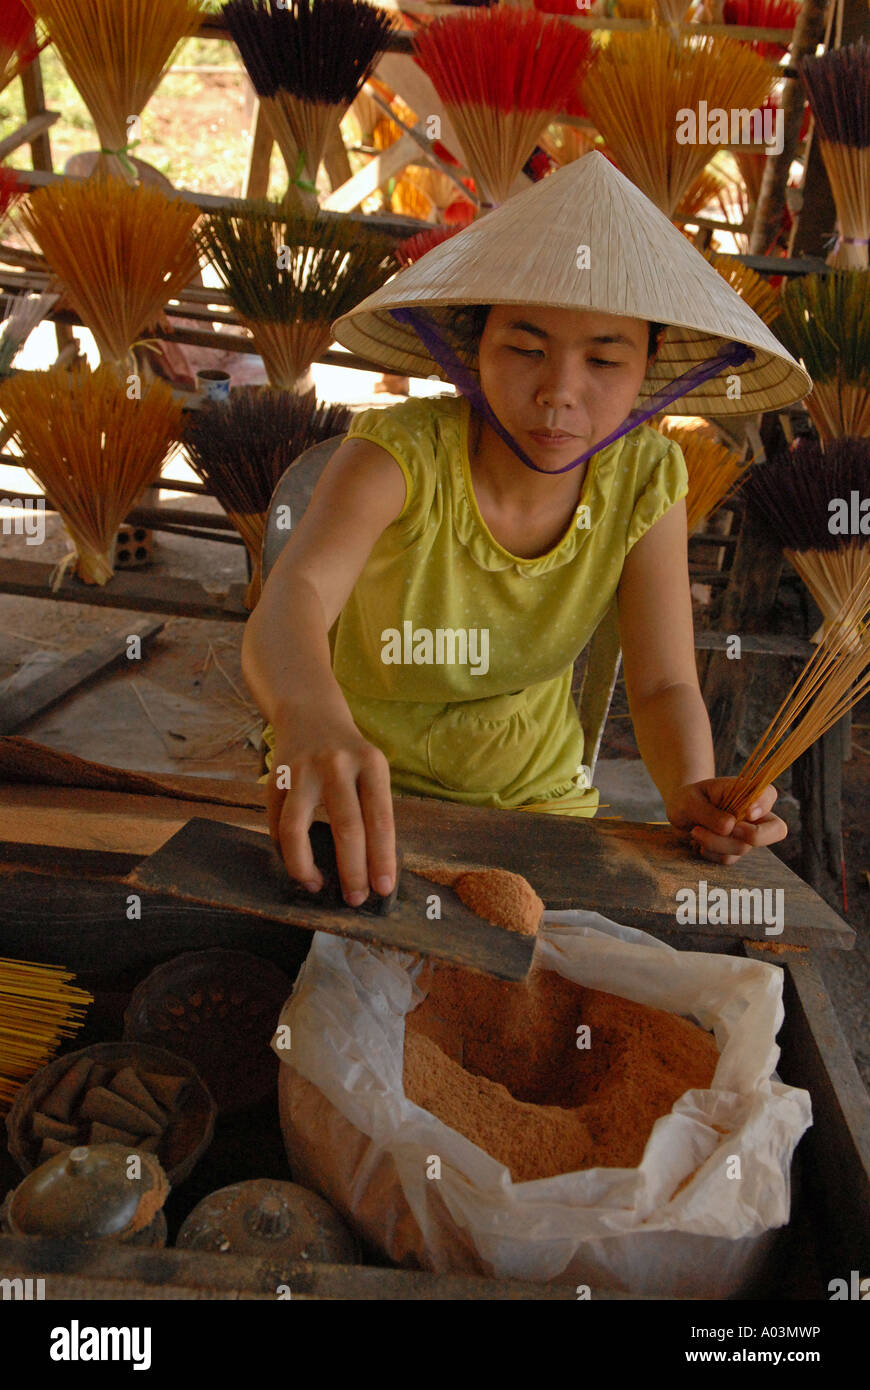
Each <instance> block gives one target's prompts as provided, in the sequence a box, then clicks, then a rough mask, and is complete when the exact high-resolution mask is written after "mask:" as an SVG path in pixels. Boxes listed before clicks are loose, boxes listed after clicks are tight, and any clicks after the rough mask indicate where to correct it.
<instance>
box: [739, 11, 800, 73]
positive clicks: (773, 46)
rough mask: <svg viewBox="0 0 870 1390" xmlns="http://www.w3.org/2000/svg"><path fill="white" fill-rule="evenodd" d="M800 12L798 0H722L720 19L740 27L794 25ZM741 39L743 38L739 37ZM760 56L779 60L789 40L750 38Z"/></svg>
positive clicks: (775, 60)
mask: <svg viewBox="0 0 870 1390" xmlns="http://www.w3.org/2000/svg"><path fill="white" fill-rule="evenodd" d="M800 12H801V7H800V0H725V3H724V5H723V6H722V19H723V20H724V22H725V23H726V24H736V25H739V26H740V27H741V28H743V29H794V27H795V25H796V24H797V21H798V15H799V14H800ZM741 42H743V40H741ZM749 42H750V44H751V45H752V47H753V48H754V49H755V51H756V53H760V54H761V56H762V58H771V59H772V60H773V61H774V62H776V63H778V62H779V60H780V58H783V57H784V56H785V54H786V53H788V44H783V43H770V42H768V41H767V40H766V39H750V40H749Z"/></svg>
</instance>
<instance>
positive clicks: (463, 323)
mask: <svg viewBox="0 0 870 1390" xmlns="http://www.w3.org/2000/svg"><path fill="white" fill-rule="evenodd" d="M491 308H492V305H491V304H462V305H460V306H459V307H458V308H456V309H447V310H446V315H445V318H446V326H447V331H448V333H449V334H450V337H451V338H452V339H453V342H454V343H455V345H456V348H457V350H458V351H459V352H460V353H461V354H462V356H463V357H465V358H466V360H467V361H468V362H469V363H476V360H477V348H478V344H479V343H480V339H481V337H482V335H483V330H484V328H485V327H486V321H487V319H488V318H489V311H490V309H491ZM664 328H665V325H664V324H663V323H652V322H651V323H650V325H649V340H648V344H647V357H652V355H653V353H654V352H656V351H657V349H658V346H659V343H658V339H659V335H660V334H661V333H662V332H663V331H664Z"/></svg>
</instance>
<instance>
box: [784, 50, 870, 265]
mask: <svg viewBox="0 0 870 1390" xmlns="http://www.w3.org/2000/svg"><path fill="white" fill-rule="evenodd" d="M800 73H801V77H802V78H803V81H804V86H805V87H806V90H807V96H808V98H809V103H810V109H811V111H812V113H813V116H814V117H815V121H816V125H817V126H818V130H819V135H820V137H821V138H820V141H819V144H820V148H821V152H822V159H823V160H824V162H825V169H826V171H827V175H828V182H829V183H830V185H831V192H832V193H833V195H834V202H835V203H836V205H837V222H838V224H839V228H840V235H839V238H838V240H837V245H836V246H835V248H834V250H833V252H832V253H831V255H830V256H829V257H828V264H829V265H836V266H843V267H850V266H858V267H861V266H866V265H867V263H868V254H867V244H868V239H870V43H867V42H866V41H865V40H864V39H859V41H858V42H857V43H853V44H850V45H849V46H848V47H847V48H834V49H831V50H830V52H828V53H823V54H822V55H821V57H819V58H814V57H807V58H804V60H803V62H802V63H801V65H800Z"/></svg>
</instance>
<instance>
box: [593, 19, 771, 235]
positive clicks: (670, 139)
mask: <svg viewBox="0 0 870 1390" xmlns="http://www.w3.org/2000/svg"><path fill="white" fill-rule="evenodd" d="M775 80H776V69H775V68H773V67H772V66H771V65H770V64H769V63H766V62H765V61H764V59H763V58H759V56H758V54H757V53H753V51H752V49H751V48H748V47H747V46H746V45H745V44H741V43H738V42H737V41H736V40H734V39H720V38H698V37H697V36H695V35H690V34H685V33H684V34H683V35H681V37H680V38H679V39H674V38H673V37H672V36H671V34H669V33H668V32H667V30H665V29H662V28H658V29H652V30H649V31H648V32H646V33H637V34H633V33H628V34H626V33H616V34H611V35H610V38H609V42H608V44H607V46H606V48H603V49H601V50H600V52H599V54H598V56H597V58H596V59H595V61H594V62H593V64H592V66H591V68H590V70H589V73H588V74H587V77H586V80H585V82H584V84H583V100H584V101H585V103H586V107H587V109H588V111H589V114H590V116H591V117H592V120H593V121H594V122H595V125H596V127H597V129H598V131H599V132H600V134H601V135H602V136H603V137H604V140H605V142H606V144H607V147H608V150H609V151H610V153H611V154H612V155H613V158H614V160H615V162H616V163H617V165H618V167H619V168H620V169H621V170H622V172H623V173H624V174H625V175H626V176H627V177H628V178H630V179H631V181H632V183H635V184H636V185H637V187H638V188H639V189H641V191H642V192H643V193H645V194H646V195H647V197H648V198H650V199H651V200H652V201H653V202H654V203H655V204H656V206H657V207H659V208H661V210H662V212H664V213H665V214H666V215H667V216H668V217H673V215H674V212H675V210H676V208H677V207H678V206H679V203H680V201H681V200H682V199H683V198H684V197H685V196H686V194H687V193H688V191H689V189H690V188H691V186H692V184H693V183H694V181H695V179H696V178H697V177H698V175H699V174H700V173H701V170H702V169H703V168H704V166H705V165H706V164H708V163H709V162H710V160H711V159H712V158H713V155H714V154H715V153H716V149H717V146H716V145H713V144H712V143H703V142H702V138H701V137H703V139H705V140H706V139H707V137H708V135H712V134H713V133H714V131H715V134H716V136H717V138H719V139H720V141H721V142H722V143H730V142H731V131H730V117H731V113H733V112H739V111H752V110H753V109H757V108H759V107H760V106H761V105H762V103H763V102H764V99H765V97H767V96H769V95H770V92H771V88H772V87H773V84H774V82H775ZM702 102H703V103H704V106H703V108H702V107H701V103H702ZM702 109H703V111H705V112H706V113H707V115H708V120H709V123H710V129H709V130H708V131H702V130H701V129H699V128H698V127H699V126H700V125H701V122H700V118H699V113H700V112H701V110H702ZM715 111H721V112H722V113H723V119H724V121H725V122H728V124H729V128H728V130H727V131H725V130H721V131H720V130H719V126H721V125H722V121H720V120H719V117H715V120H716V122H717V125H716V127H713V120H714V114H713V113H714V112H715ZM685 112H688V113H689V117H686V116H685V115H683V114H681V113H685ZM693 122H694V128H693Z"/></svg>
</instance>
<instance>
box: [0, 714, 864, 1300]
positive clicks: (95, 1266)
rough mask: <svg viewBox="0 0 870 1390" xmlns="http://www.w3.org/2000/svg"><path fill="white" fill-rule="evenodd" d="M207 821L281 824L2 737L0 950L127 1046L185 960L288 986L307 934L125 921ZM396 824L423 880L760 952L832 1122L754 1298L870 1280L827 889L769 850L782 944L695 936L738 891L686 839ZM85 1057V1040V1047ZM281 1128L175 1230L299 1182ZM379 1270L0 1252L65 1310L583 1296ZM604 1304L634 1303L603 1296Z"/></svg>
mask: <svg viewBox="0 0 870 1390" xmlns="http://www.w3.org/2000/svg"><path fill="white" fill-rule="evenodd" d="M194 815H195V816H206V817H214V818H217V819H220V820H226V821H229V822H231V823H233V824H237V825H243V826H247V827H250V828H252V829H265V810H264V788H263V787H262V786H260V785H259V784H257V783H252V782H246V781H238V780H235V781H233V780H227V781H223V780H213V779H206V778H196V777H187V776H160V777H152V776H150V775H148V774H143V773H132V772H126V771H123V770H120V769H115V768H109V767H105V766H102V765H99V764H93V763H86V762H84V761H83V760H81V759H78V758H74V757H71V756H68V755H64V754H58V753H55V752H53V751H52V750H49V749H40V747H39V745H36V744H32V743H29V742H28V740H25V739H18V738H6V739H0V883H2V892H0V955H6V956H12V957H16V956H20V957H26V958H28V959H37V960H45V961H52V962H55V963H58V964H64V965H66V966H67V967H69V968H72V969H74V970H76V971H77V972H78V974H79V978H80V979H81V981H82V983H84V984H86V985H87V986H88V987H89V988H91V989H92V990H93V991H94V993H95V995H96V996H97V998H96V1001H95V1005H94V1006H93V1008H92V1011H91V1015H90V1016H89V1020H88V1024H87V1025H86V1028H87V1029H90V1030H91V1031H90V1033H89V1034H88V1036H87V1037H86V1040H87V1041H96V1040H97V1037H98V1036H100V1037H109V1036H115V1037H117V1036H119V1034H120V1019H121V1016H122V1012H123V1008H124V1006H125V1003H126V1000H127V998H128V997H129V993H130V990H131V989H132V988H133V986H134V985H135V983H137V982H138V980H139V979H141V978H142V977H143V976H144V975H145V973H146V972H147V971H148V970H150V969H151V968H152V967H153V966H154V965H156V964H157V963H158V962H159V961H162V960H165V959H167V958H168V957H171V956H174V955H176V954H178V953H179V952H182V951H185V950H195V949H202V948H204V947H207V946H211V945H221V946H225V947H237V948H244V949H247V950H251V951H253V952H255V953H256V954H259V955H262V956H266V957H268V958H270V959H272V960H275V961H277V962H278V963H280V964H281V965H282V966H283V967H284V968H285V969H286V970H288V972H289V973H291V974H292V973H293V972H294V970H295V968H296V967H297V966H298V965H299V963H300V962H301V961H302V959H303V958H304V955H305V953H306V951H307V947H308V944H309V942H310V935H309V934H308V933H306V932H303V931H301V930H300V929H295V928H288V927H286V926H280V927H278V926H275V925H274V924H272V923H266V922H263V923H260V922H258V921H257V920H256V919H254V918H251V917H244V918H241V917H236V916H233V915H232V914H229V913H213V912H209V911H202V910H195V911H191V910H190V909H185V907H184V905H179V904H178V903H177V902H173V901H172V900H169V899H166V900H161V899H158V898H148V899H146V900H144V901H143V911H142V919H141V921H137V922H136V923H135V924H128V923H127V922H126V917H125V911H124V907H125V896H124V893H123V890H122V889H121V888H120V887H119V886H118V883H117V879H118V878H119V877H121V876H123V874H125V873H127V872H128V871H129V870H130V869H131V868H132V867H133V865H134V864H135V863H137V862H138V861H139V860H140V859H141V858H142V857H143V856H144V855H146V854H148V853H150V852H152V851H153V850H154V849H156V848H158V847H159V846H160V845H161V844H163V843H164V841H165V840H166V839H167V838H169V836H170V835H172V834H173V833H174V831H175V830H176V829H177V828H178V827H179V826H180V825H181V824H183V823H184V821H185V820H186V819H188V818H189V817H190V816H194ZM396 822H397V830H398V834H399V836H400V837H401V839H402V841H403V844H404V846H405V851H406V862H407V863H408V864H409V866H413V864H414V862H415V860H416V861H420V860H425V859H427V858H429V857H430V856H433V855H436V856H437V857H438V858H439V859H442V860H443V859H448V860H450V861H452V862H454V863H456V864H473V863H479V862H485V863H491V864H501V865H503V866H504V867H506V868H509V869H513V870H514V871H517V872H520V873H522V874H524V875H525V876H526V877H527V878H528V879H529V880H530V881H531V882H532V883H533V884H534V886H535V887H536V888H537V890H538V892H539V893H540V894H541V896H542V897H543V898H544V900H545V902H546V905H547V906H548V907H550V908H568V907H575V908H576V907H583V908H587V909H591V910H593V911H598V912H601V913H602V914H604V915H605V916H608V917H611V918H613V919H616V920H618V921H620V922H623V923H626V924H629V925H633V926H638V927H641V928H643V929H645V930H647V931H651V932H652V933H653V934H654V935H656V936H659V937H662V938H664V939H666V940H668V941H669V942H670V943H671V944H672V945H674V946H676V947H678V948H692V949H702V950H715V951H724V952H728V953H732V954H740V953H742V954H750V955H754V956H756V957H760V958H762V959H765V960H768V961H769V962H771V963H773V964H776V965H779V966H781V967H782V968H783V970H784V974H785V981H784V1003H785V1023H784V1026H783V1029H782V1032H781V1034H780V1038H779V1043H780V1046H781V1048H782V1056H781V1060H780V1063H779V1068H778V1071H779V1075H780V1076H781V1078H782V1080H783V1081H784V1082H786V1083H788V1084H790V1085H793V1086H799V1087H804V1088H806V1089H807V1090H808V1091H809V1092H810V1096H811V1099H812V1103H813V1111H814V1124H813V1127H812V1128H811V1129H810V1130H809V1132H808V1134H807V1135H806V1136H805V1138H804V1140H803V1141H802V1143H801V1145H800V1146H799V1149H798V1152H797V1154H796V1157H795V1163H794V1173H793V1177H794V1186H793V1206H792V1217H791V1220H790V1222H789V1225H788V1226H787V1227H786V1228H784V1229H783V1230H782V1231H781V1232H779V1233H777V1237H776V1240H775V1242H774V1246H773V1249H772V1252H771V1255H770V1257H769V1260H768V1262H767V1264H766V1265H765V1268H764V1270H763V1271H762V1274H761V1275H760V1276H759V1278H758V1280H757V1281H756V1284H755V1285H753V1288H752V1289H751V1290H750V1291H748V1293H747V1295H746V1296H747V1297H748V1298H754V1299H758V1300H768V1299H807V1298H809V1299H826V1298H827V1297H828V1293H827V1285H828V1282H829V1281H830V1279H832V1278H834V1277H839V1276H840V1275H842V1273H843V1270H845V1271H846V1272H847V1274H848V1271H849V1270H850V1269H860V1270H865V1269H867V1268H868V1267H870V1098H868V1095H867V1092H866V1090H865V1088H864V1086H863V1084H862V1082H861V1079H860V1077H859V1075H858V1072H857V1069H856V1067H855V1064H854V1061H853V1059H852V1056H851V1054H850V1052H849V1049H848V1046H847V1044H846V1041H845V1038H844V1037H843V1033H842V1030H841V1028H840V1025H839V1023H838V1021H837V1018H836V1014H835V1012H834V1010H833V1008H832V1006H831V1002H830V999H829V998H828V995H827V992H826V990H825V988H824V985H823V983H822V980H821V978H820V976H819V973H818V971H817V969H816V967H815V964H814V962H813V960H812V958H811V948H812V947H813V946H826V947H830V946H839V947H845V948H849V947H850V946H851V945H852V943H853V941H854V932H853V931H852V930H851V928H850V927H848V925H847V924H846V923H845V922H843V921H842V920H841V919H840V918H839V917H838V916H837V914H836V913H834V912H833V911H832V910H831V909H830V908H829V907H828V906H827V905H826V904H825V903H824V902H823V901H822V900H821V899H820V898H819V897H817V895H816V894H815V893H813V892H812V890H811V889H809V888H808V887H807V886H806V885H805V884H804V883H803V882H802V881H801V880H800V879H798V878H797V877H796V876H795V875H794V874H792V873H790V871H789V870H788V869H786V868H785V866H784V865H782V864H781V863H780V861H779V860H778V859H777V858H776V857H775V856H774V855H773V854H772V853H771V852H770V851H760V852H754V853H753V854H752V855H751V856H750V857H749V858H748V859H747V860H746V861H745V863H744V864H741V867H740V874H739V886H740V887H761V888H765V887H766V888H783V890H784V892H785V922H786V926H785V931H784V932H783V934H782V936H780V937H777V938H773V939H772V938H767V939H765V935H764V929H763V927H758V928H751V927H741V928H733V927H714V926H707V927H704V926H698V927H691V928H689V927H680V926H679V925H678V924H677V923H676V922H675V920H674V913H675V906H676V901H675V896H674V895H675V893H676V890H677V889H678V888H679V887H685V886H692V885H697V883H698V881H699V880H700V879H706V880H707V882H708V884H709V885H710V887H711V888H712V887H713V886H717V885H721V886H727V887H733V886H735V874H734V870H733V869H727V868H724V867H722V866H718V865H715V864H712V863H709V862H707V861H706V860H703V859H699V858H696V857H695V856H693V855H692V854H690V853H688V852H687V850H686V841H685V840H684V839H683V838H682V837H680V836H678V835H676V834H675V833H674V831H673V830H672V829H671V828H670V827H668V826H661V825H640V824H632V823H629V822H621V821H617V820H607V819H603V818H602V819H598V818H596V819H595V820H591V821H587V820H577V819H570V818H561V817H557V816H546V815H533V814H527V813H524V812H497V811H489V810H482V809H479V808H467V807H461V806H455V805H451V804H448V803H445V802H439V801H434V800H421V799H417V798H398V799H397V800H396ZM125 928H126V929H125ZM751 936H754V937H755V940H754V941H752V940H749V939H747V938H749V937H751ZM113 1028H114V1031H112V1029H113ZM101 1029H102V1030H103V1031H102V1033H101V1032H100V1030H101ZM107 1029H108V1031H107ZM82 1044H83V1039H82V1038H79V1039H78V1040H76V1041H75V1042H73V1043H72V1044H71V1046H72V1047H73V1048H75V1047H78V1046H81V1045H82ZM275 1112H276V1107H275V1105H274V1098H272V1099H271V1100H270V1101H268V1102H266V1103H265V1104H264V1106H262V1107H260V1108H259V1109H258V1110H257V1112H250V1114H249V1113H248V1112H242V1114H241V1115H240V1116H239V1117H238V1119H237V1120H236V1123H235V1128H234V1127H233V1124H232V1123H229V1124H225V1125H224V1126H223V1127H219V1129H218V1132H217V1134H216V1137H215V1140H214V1142H213V1144H212V1146H211V1148H210V1149H209V1150H208V1151H207V1152H206V1154H205V1155H204V1157H203V1159H202V1160H201V1161H200V1163H199V1164H198V1165H197V1168H196V1169H195V1170H194V1173H193V1174H192V1175H191V1177H190V1178H189V1179H188V1180H187V1181H186V1182H185V1183H184V1184H182V1185H181V1187H180V1188H179V1189H178V1191H177V1192H173V1193H172V1194H171V1197H170V1202H169V1206H168V1208H167V1214H168V1219H169V1222H170V1231H171V1232H172V1231H173V1229H175V1228H177V1224H178V1223H179V1222H180V1220H182V1219H183V1217H184V1216H185V1215H186V1214H187V1212H188V1211H189V1210H190V1209H191V1208H192V1206H193V1205H194V1204H195V1202H196V1201H198V1200H199V1199H200V1198H201V1197H202V1196H203V1195H205V1193H207V1192H209V1191H213V1190H214V1189H215V1188H216V1187H219V1186H222V1185H224V1184H226V1183H229V1182H236V1181H240V1180H242V1179H243V1178H245V1177H251V1176H275V1177H284V1178H286V1177H287V1167H286V1159H285V1157H284V1153H283V1146H282V1143H281V1136H280V1132H279V1130H278V1124H277V1114H276V1113H275ZM228 1119H229V1120H230V1121H231V1120H232V1117H228ZM251 1136H256V1143H255V1148H256V1161H255V1163H254V1164H253V1166H251V1160H250V1152H251ZM246 1146H247V1147H246ZM7 1167H8V1164H7ZM3 1176H4V1173H3V1172H0V1177H3ZM5 1177H6V1185H8V1184H9V1183H11V1182H14V1181H16V1180H17V1178H16V1176H15V1174H14V1173H13V1172H11V1171H7V1172H6V1173H5ZM377 1265H378V1261H377V1259H375V1260H374V1264H371V1263H367V1264H366V1265H365V1266H362V1267H339V1266H313V1267H312V1266H309V1265H296V1266H290V1265H288V1266H286V1267H283V1266H282V1267H281V1268H280V1269H279V1268H278V1267H277V1266H274V1265H271V1264H269V1263H268V1262H264V1261H262V1260H259V1259H252V1258H242V1257H222V1256H206V1255H202V1254H199V1253H196V1252H192V1251H187V1250H178V1249H173V1248H167V1249H165V1250H158V1251H142V1252H138V1251H134V1250H127V1249H123V1248H115V1247H107V1246H100V1247H87V1246H77V1245H74V1244H69V1243H63V1242H61V1243H58V1242H46V1243H45V1244H44V1245H43V1244H42V1243H38V1244H37V1243H34V1242H22V1241H16V1240H13V1239H12V1238H11V1237H0V1278H14V1277H22V1278H24V1277H28V1276H29V1277H33V1276H35V1275H42V1276H44V1277H45V1278H46V1280H47V1297H48V1298H57V1299H66V1298H90V1299H97V1300H102V1299H114V1298H137V1299H154V1298H157V1299H166V1298H171V1299H174V1300H176V1299H186V1300H202V1299H219V1300H222V1299H237V1298H244V1299H258V1300H272V1299H274V1298H275V1296H276V1295H275V1289H276V1287H277V1285H278V1284H285V1285H287V1286H288V1287H289V1288H291V1289H292V1296H293V1298H297V1297H299V1298H303V1299H354V1300H356V1299H377V1300H387V1301H406V1300H426V1301H428V1300H441V1299H458V1300H461V1301H468V1300H474V1299H480V1298H482V1299H490V1300H504V1299H508V1300H528V1299H542V1298H554V1299H564V1298H570V1297H574V1296H575V1295H574V1293H573V1291H572V1290H571V1289H570V1288H569V1289H566V1288H565V1287H561V1286H559V1287H556V1286H554V1287H553V1288H548V1287H546V1286H540V1285H534V1286H529V1285H525V1284H522V1283H521V1282H518V1281H512V1280H477V1279H468V1278H464V1277H463V1278H453V1277H449V1276H437V1275H430V1274H420V1273H414V1272H411V1271H404V1270H394V1269H385V1268H380V1267H376V1266H377ZM593 1296H594V1297H595V1298H596V1299H606V1300H609V1299H614V1298H620V1297H624V1295H621V1294H619V1293H618V1292H615V1291H612V1290H606V1289H596V1290H595V1291H594V1295H593Z"/></svg>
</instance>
